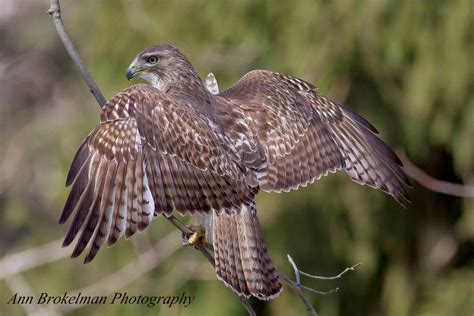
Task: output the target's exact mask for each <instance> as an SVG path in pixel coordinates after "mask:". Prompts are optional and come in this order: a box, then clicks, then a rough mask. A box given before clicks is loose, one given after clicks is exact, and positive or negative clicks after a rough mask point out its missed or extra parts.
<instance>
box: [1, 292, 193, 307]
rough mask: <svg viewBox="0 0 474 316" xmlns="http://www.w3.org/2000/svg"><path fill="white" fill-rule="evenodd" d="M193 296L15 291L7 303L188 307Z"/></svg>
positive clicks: (184, 294)
mask: <svg viewBox="0 0 474 316" xmlns="http://www.w3.org/2000/svg"><path fill="white" fill-rule="evenodd" d="M195 298H196V297H195V296H189V295H186V293H184V292H183V294H181V295H180V296H178V295H176V296H171V295H168V296H154V295H128V294H127V293H126V292H116V293H113V295H109V296H107V295H83V294H82V293H81V292H79V293H75V294H72V295H70V294H69V293H67V292H65V293H64V294H63V295H50V294H48V293H45V292H42V293H41V294H40V295H39V296H38V297H34V296H33V295H20V294H18V293H15V294H14V295H13V296H12V297H10V298H9V300H8V301H7V304H41V305H43V304H44V305H49V304H52V305H97V304H100V305H105V304H110V305H114V304H118V305H132V304H136V305H145V306H147V307H155V306H160V305H163V306H168V307H173V306H174V305H182V306H183V307H188V306H189V305H190V304H191V303H192V302H193V301H194V299H195Z"/></svg>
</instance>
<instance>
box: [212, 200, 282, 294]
mask: <svg viewBox="0 0 474 316" xmlns="http://www.w3.org/2000/svg"><path fill="white" fill-rule="evenodd" d="M213 244H214V254H215V261H216V274H217V277H218V278H219V279H221V280H222V281H224V283H225V284H226V285H227V286H229V287H231V288H232V289H233V290H234V291H235V292H236V293H237V294H239V295H244V296H246V297H249V296H250V295H253V296H255V297H257V298H258V299H261V300H269V299H272V298H275V297H277V296H278V294H280V292H281V290H282V286H281V284H280V282H279V281H278V274H277V272H276V270H275V267H274V266H273V263H272V260H271V259H270V257H269V255H268V252H267V247H266V246H265V243H264V242H263V237H262V232H261V230H260V225H259V223H258V219H257V211H256V208H255V204H251V205H243V206H242V209H241V210H240V213H237V212H235V213H232V214H227V213H226V212H225V211H222V212H220V214H219V213H218V212H216V211H214V216H213Z"/></svg>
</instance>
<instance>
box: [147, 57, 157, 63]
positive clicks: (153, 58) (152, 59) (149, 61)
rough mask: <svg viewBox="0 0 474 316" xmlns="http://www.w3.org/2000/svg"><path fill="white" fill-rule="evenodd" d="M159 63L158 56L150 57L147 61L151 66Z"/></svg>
mask: <svg viewBox="0 0 474 316" xmlns="http://www.w3.org/2000/svg"><path fill="white" fill-rule="evenodd" d="M157 61H158V58H157V57H156V56H150V57H147V59H146V62H147V63H149V64H156V62H157Z"/></svg>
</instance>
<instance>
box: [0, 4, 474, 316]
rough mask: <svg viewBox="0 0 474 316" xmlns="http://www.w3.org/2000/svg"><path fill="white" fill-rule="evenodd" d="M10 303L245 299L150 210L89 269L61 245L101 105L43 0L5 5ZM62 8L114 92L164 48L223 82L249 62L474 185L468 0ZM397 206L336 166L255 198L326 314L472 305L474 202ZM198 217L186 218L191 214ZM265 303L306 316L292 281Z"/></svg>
mask: <svg viewBox="0 0 474 316" xmlns="http://www.w3.org/2000/svg"><path fill="white" fill-rule="evenodd" d="M0 8H1V9H0V300H1V303H0V314H1V315H24V314H36V315H38V314H41V313H43V314H48V315H53V314H58V315H61V314H65V315H102V314H117V315H132V314H141V315H156V314H157V313H158V312H159V313H160V314H162V315H176V314H179V315H219V314H220V315H225V314H228V315H242V314H244V312H245V311H244V309H243V307H242V306H241V305H240V302H239V300H238V299H237V298H236V297H235V295H233V293H232V292H231V291H230V290H229V289H227V288H226V287H225V286H224V285H223V284H222V283H221V282H220V281H217V280H216V278H215V274H214V271H213V269H212V268H211V266H210V265H209V264H208V263H207V262H206V261H205V260H204V258H203V257H202V256H201V255H200V254H199V253H198V252H196V251H193V250H192V249H188V248H183V247H181V246H180V238H181V236H180V234H179V233H178V232H177V231H176V229H175V228H174V227H173V226H172V225H171V224H170V223H168V222H167V221H165V220H164V219H161V218H157V219H155V221H154V222H153V223H152V225H151V226H150V227H149V228H148V230H147V231H146V232H145V233H143V234H140V235H138V236H135V237H134V238H133V239H132V240H130V241H125V240H123V239H121V240H120V241H119V242H118V243H117V245H116V246H114V247H113V248H111V249H106V248H104V249H103V250H102V251H101V252H100V253H99V255H98V257H97V258H96V259H95V260H94V261H93V262H92V264H88V265H83V264H82V258H80V259H70V258H69V254H70V252H71V251H72V248H69V249H66V250H64V249H61V247H60V245H61V239H62V237H63V236H64V235H65V233H66V231H67V227H66V226H58V225H57V220H58V216H59V214H60V211H61V209H62V206H63V203H64V201H65V199H66V196H67V193H68V189H66V188H65V187H64V182H65V178H66V174H67V170H68V167H69V163H70V161H71V160H72V157H73V155H74V153H75V150H76V148H77V147H78V145H79V144H80V143H81V141H82V139H83V138H84V137H85V136H86V135H87V133H88V132H89V131H90V130H91V129H92V128H93V127H94V126H95V125H96V123H97V122H98V114H99V108H98V106H97V103H96V101H95V99H94V98H93V97H92V95H91V94H90V93H89V92H88V89H87V87H86V86H85V84H84V82H83V81H82V79H81V77H80V75H79V74H78V72H77V71H76V69H75V68H74V66H73V64H72V62H71V60H70V58H69V57H68V55H67V54H66V52H65V49H64V48H63V46H62V44H61V42H60V40H59V38H58V35H57V33H56V31H55V29H54V27H53V24H52V21H51V18H50V16H49V15H48V14H46V11H47V9H48V8H49V1H46V0H43V1H37V0H22V1H15V0H0ZM62 9H63V11H62V12H63V19H64V22H65V24H66V28H67V30H68V31H69V33H70V35H71V37H72V39H73V41H74V42H75V44H76V45H77V47H78V50H79V52H80V54H81V55H82V57H83V59H84V60H85V62H86V64H87V65H88V67H89V70H90V71H91V73H92V75H93V76H94V78H95V79H96V81H97V83H98V85H99V87H100V88H101V89H102V91H103V93H104V95H105V96H106V98H110V97H111V96H113V95H114V94H115V93H116V92H117V91H119V90H121V89H123V88H125V87H127V86H128V85H130V82H127V80H126V79H125V75H124V72H125V69H126V67H127V66H128V65H129V63H130V61H131V60H132V59H133V57H134V56H135V54H136V53H137V52H139V51H140V50H141V49H143V48H144V47H146V46H149V45H152V44H155V43H162V42H164V43H172V44H175V45H176V46H178V47H179V48H181V49H182V50H183V51H184V52H185V53H186V54H187V56H188V57H189V59H190V60H191V62H192V63H193V64H194V66H195V68H196V69H197V70H198V72H199V73H200V75H201V76H202V77H205V76H206V74H207V73H208V72H209V71H212V72H214V74H215V75H216V77H217V80H218V82H219V84H220V88H221V90H223V89H225V88H226V87H228V86H229V85H230V84H232V83H233V82H235V81H236V80H238V79H239V78H240V77H241V76H242V75H243V74H244V73H246V72H247V71H249V70H252V69H255V68H260V69H271V70H274V71H279V72H284V73H288V74H292V75H294V76H297V77H300V78H303V79H305V80H307V81H310V82H313V83H315V84H316V85H317V86H318V89H319V91H320V92H321V93H323V94H325V95H327V96H329V97H330V98H332V99H334V100H337V101H339V102H342V103H345V104H347V105H348V106H349V107H351V108H352V109H354V110H355V111H357V112H358V113H360V114H362V115H363V116H364V117H366V118H367V119H368V120H369V121H370V122H372V123H373V124H374V125H375V126H376V127H377V128H378V129H379V130H380V132H381V136H382V138H383V139H384V140H385V141H386V142H387V143H388V144H390V145H391V146H392V147H393V148H396V149H398V150H403V151H404V152H405V153H406V155H407V156H408V157H409V159H410V160H411V161H412V162H413V163H415V164H416V165H417V166H419V167H421V168H422V169H423V170H424V171H425V172H427V173H428V174H430V175H431V176H433V177H435V178H438V179H441V180H444V181H449V182H453V183H460V184H465V185H470V186H472V185H473V184H474V140H473V139H474V66H473V61H472V60H473V57H474V50H473V43H474V36H473V29H474V22H473V4H472V2H471V1H469V0H455V1H410V0H400V1H392V0H387V1H374V0H361V1H355V0H334V1H309V0H292V1H254V0H234V1H214V2H207V1H193V0H182V1H151V0H150V1H145V0H137V1H127V0H121V1H116V0H113V1H112V0H109V1H97V0H81V1H71V0H65V1H62ZM413 184H414V187H413V189H411V190H410V195H411V198H412V204H411V205H410V206H409V207H408V208H407V209H403V208H402V207H400V206H399V205H398V204H397V203H396V202H394V201H393V200H392V199H391V198H390V197H388V196H387V195H385V194H383V193H381V192H378V191H375V190H372V189H369V188H367V187H361V186H359V185H357V184H355V183H353V182H352V181H350V179H349V178H348V177H347V176H346V175H345V174H343V173H341V174H336V175H331V176H329V177H326V178H323V179H321V180H320V181H318V182H317V183H316V184H314V185H311V186H309V187H307V188H304V189H301V190H299V191H297V192H292V193H287V194H281V195H278V194H260V195H259V197H258V202H257V205H258V210H259V217H260V221H261V224H262V226H263V230H264V235H265V239H266V242H267V245H268V248H269V250H270V253H271V256H272V258H273V260H274V263H275V265H276V267H277V268H278V269H280V270H282V271H283V272H285V273H287V274H288V275H290V276H292V268H291V266H290V264H289V263H288V261H287V259H286V255H287V254H290V255H291V256H292V257H293V259H294V260H295V261H296V262H297V264H298V266H299V267H300V268H301V269H302V270H304V271H306V272H309V273H312V274H318V275H335V274H338V273H339V272H340V271H342V270H343V269H344V268H345V267H348V266H352V265H353V264H355V263H358V262H362V265H361V266H359V267H358V268H357V269H356V270H355V271H353V272H350V273H348V274H346V275H344V276H343V277H342V278H341V279H339V280H336V281H314V280H305V281H304V283H305V284H306V285H309V286H311V287H314V288H317V289H320V290H329V289H332V288H335V287H339V288H340V291H339V292H338V293H337V294H335V295H332V296H325V297H321V296H317V295H314V294H311V293H307V296H308V298H309V299H310V300H311V302H312V303H313V305H314V306H315V308H316V310H317V311H319V313H320V314H321V315H325V316H326V315H397V316H402V315H473V314H474V299H473V298H474V200H473V199H472V198H459V197H454V196H449V195H442V194H438V193H434V192H431V191H429V190H427V189H426V188H424V187H422V186H420V185H419V184H418V183H417V182H416V181H413ZM185 220H186V221H188V219H185ZM66 291H67V292H69V293H70V294H71V293H74V292H77V291H81V292H82V293H83V294H87V293H97V294H100V295H107V294H108V293H111V292H115V291H126V292H127V293H128V294H129V295H157V296H159V295H181V294H182V293H183V292H186V293H187V295H193V296H196V299H195V301H194V302H193V303H192V304H191V305H190V306H188V307H186V308H185V307H183V306H174V307H172V308H168V307H163V306H159V307H154V308H149V307H146V306H143V305H97V306H78V305H72V306H57V305H48V306H35V305H25V306H23V307H22V306H14V305H7V304H6V301H7V300H8V299H9V298H10V297H11V296H12V295H13V294H14V293H16V292H19V293H20V294H22V295H28V293H31V294H32V295H35V296H38V295H39V294H40V293H41V292H48V293H49V294H51V295H62V294H63V293H64V292H66ZM251 303H252V305H253V306H254V308H255V310H256V311H257V312H258V314H262V315H297V314H303V313H304V312H305V308H304V305H303V304H302V303H301V301H300V300H299V299H298V297H297V296H296V295H295V294H294V293H293V292H292V291H291V289H290V288H288V287H285V291H284V292H283V293H282V294H281V295H280V297H279V298H278V299H276V300H273V301H271V302H268V303H265V302H259V301H257V300H252V301H251Z"/></svg>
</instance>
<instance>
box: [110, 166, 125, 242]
mask: <svg viewBox="0 0 474 316" xmlns="http://www.w3.org/2000/svg"><path fill="white" fill-rule="evenodd" d="M126 176H127V164H126V163H124V162H122V161H119V165H118V168H117V175H116V180H115V183H116V188H115V199H114V210H113V215H112V225H111V227H112V231H111V233H110V235H109V238H108V241H107V244H108V246H109V247H110V246H112V245H113V244H115V243H116V242H117V240H118V239H119V238H120V236H122V234H123V231H124V229H125V216H126V215H127V214H126V212H127V188H126V186H125V181H126Z"/></svg>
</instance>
